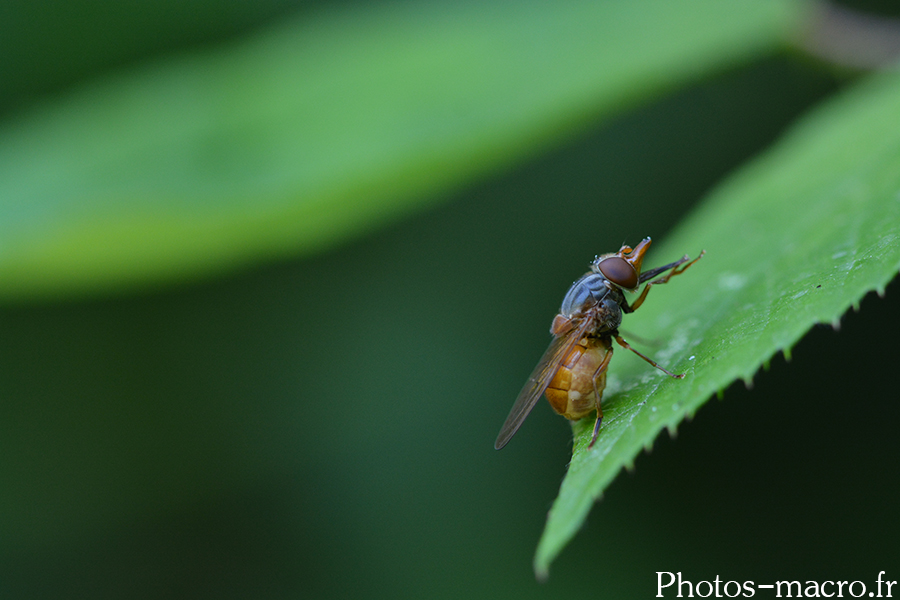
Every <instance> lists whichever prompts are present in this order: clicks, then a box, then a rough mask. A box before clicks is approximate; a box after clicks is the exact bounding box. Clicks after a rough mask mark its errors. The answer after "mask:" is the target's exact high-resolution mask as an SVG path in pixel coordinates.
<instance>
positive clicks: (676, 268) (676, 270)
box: [622, 250, 706, 313]
mask: <svg viewBox="0 0 900 600" xmlns="http://www.w3.org/2000/svg"><path fill="white" fill-rule="evenodd" d="M704 254H706V250H703V251H701V252H700V255H699V256H698V257H697V258H695V259H694V260H692V261H690V262H687V261H688V260H689V258H690V257H689V256H687V255H685V256H684V257H683V258H682V259H681V260H676V261H675V262H673V263H670V264H668V265H665V266H664V267H657V268H656V269H652V270H650V271H647V272H646V273H642V274H641V282H644V281H647V280H648V279H653V278H654V277H656V276H657V275H659V274H660V273H663V272H665V271H668V270H669V269H672V270H671V271H669V273H668V274H667V275H665V276H664V277H661V278H659V279H655V280H653V281H649V282H648V283H647V285H645V286H644V289H643V291H641V295H640V296H638V298H637V300H635V301H634V302H633V303H632V304H631V306H629V305H628V302H625V304H624V306H622V310H623V311H624V312H626V313H631V312H634V311H636V310H637V309H638V307H640V305H641V304H643V303H644V300H645V299H646V298H647V292H649V291H650V287H651V286H654V285H659V284H662V283H667V282H668V281H669V280H670V279H672V278H673V277H675V276H676V275H681V274H682V273H684V272H685V271H687V269H688V267H690V266H691V265H692V264H694V263H695V262H697V261H698V260H700V259H701V258H703V255H704ZM682 265H683V266H682Z"/></svg>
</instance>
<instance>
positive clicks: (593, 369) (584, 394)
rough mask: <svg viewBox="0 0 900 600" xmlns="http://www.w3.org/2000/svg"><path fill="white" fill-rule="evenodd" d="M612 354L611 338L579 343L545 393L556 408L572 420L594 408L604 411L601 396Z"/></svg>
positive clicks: (588, 339) (587, 338)
mask: <svg viewBox="0 0 900 600" xmlns="http://www.w3.org/2000/svg"><path fill="white" fill-rule="evenodd" d="M611 357H612V344H611V341H610V339H609V338H607V337H586V338H583V339H582V340H581V341H580V342H578V344H576V345H575V347H574V348H572V349H571V350H570V351H569V353H568V354H567V355H566V356H565V357H564V358H563V360H562V361H561V362H560V364H559V368H558V369H557V370H556V374H555V375H554V376H553V379H551V380H550V384H549V385H548V386H547V391H546V392H545V394H546V396H547V400H548V401H549V402H550V406H552V407H553V410H555V411H556V412H558V413H559V414H561V415H562V416H564V417H565V418H567V419H570V420H572V421H575V420H577V419H580V418H582V417H586V416H587V415H589V414H590V413H592V412H594V410H597V414H602V413H601V412H600V399H601V398H602V396H603V388H604V387H606V365H607V364H609V359H610V358H611ZM595 377H596V386H595V383H594V381H595ZM595 389H596V392H595Z"/></svg>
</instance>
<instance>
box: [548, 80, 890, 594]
mask: <svg viewBox="0 0 900 600" xmlns="http://www.w3.org/2000/svg"><path fill="white" fill-rule="evenodd" d="M898 115H900V75H898V74H897V73H891V74H886V75H881V76H878V77H874V78H872V79H871V80H869V81H867V82H865V83H864V84H863V85H860V86H859V87H857V88H856V89H853V90H852V91H851V92H849V93H846V94H844V95H843V96H841V97H839V98H837V99H836V100H833V101H831V102H829V103H828V104H827V105H825V106H823V107H821V108H820V109H818V110H817V111H815V113H814V114H813V115H811V116H809V117H808V118H806V119H804V120H803V121H802V122H801V123H799V124H798V125H797V126H795V127H794V128H793V130H792V131H791V132H790V133H789V134H788V135H787V136H785V138H784V139H783V140H782V141H781V142H780V143H778V144H777V146H776V147H774V148H773V149H772V150H770V151H769V152H767V153H766V154H765V155H764V156H763V157H761V158H760V159H759V160H757V161H755V162H754V163H753V164H751V165H750V166H748V167H747V168H745V169H743V170H742V171H741V172H740V173H739V174H737V175H736V176H735V177H733V178H731V179H730V180H729V181H728V182H726V183H725V184H724V185H722V186H721V187H720V188H719V189H718V190H716V191H715V192H714V193H713V194H711V196H710V197H709V198H708V199H707V200H706V201H705V202H704V203H703V204H702V205H701V206H700V208H699V209H697V210H696V211H695V212H694V213H693V214H692V215H691V216H690V217H689V218H688V219H687V220H686V221H685V222H684V223H682V224H681V225H680V227H678V228H677V231H675V232H674V233H673V234H672V235H671V236H670V237H669V238H667V239H666V243H665V244H664V245H662V244H661V245H660V246H659V247H658V248H651V250H650V253H649V255H648V258H647V259H646V260H645V266H650V267H652V266H654V265H656V264H661V263H664V262H668V261H671V260H673V259H675V258H677V257H678V256H680V255H682V254H684V253H691V254H692V255H695V254H696V253H697V252H699V251H700V250H701V249H705V250H706V251H707V255H706V256H705V257H704V258H703V259H702V260H701V261H699V262H698V263H697V264H696V265H694V266H693V267H692V268H691V269H690V270H689V271H687V272H686V273H684V274H683V275H680V276H678V277H676V278H674V279H672V280H671V281H670V282H669V283H668V284H666V285H665V286H661V287H657V288H655V289H653V290H652V292H651V293H650V295H649V296H648V300H647V302H646V303H645V304H644V305H643V306H642V307H641V309H640V310H639V311H637V312H636V313H635V314H634V315H629V316H628V317H627V318H626V321H625V323H624V324H623V327H624V328H625V329H626V330H628V331H634V332H635V334H640V335H642V336H644V337H647V338H658V339H661V340H665V342H664V344H663V345H662V346H660V347H658V348H654V349H652V351H651V350H648V353H650V354H652V355H653V357H654V358H656V359H657V361H658V362H660V363H661V364H663V365H665V366H667V367H669V368H671V369H672V370H674V371H676V372H683V373H686V374H687V376H686V378H685V379H683V380H672V379H670V378H668V377H666V376H665V375H663V374H662V373H660V372H658V371H656V370H655V369H652V368H651V367H649V366H648V365H646V364H645V363H643V362H642V361H640V360H639V359H635V358H634V357H632V356H630V355H628V354H629V353H627V352H625V351H624V350H620V351H619V352H617V356H616V358H615V359H614V360H613V364H612V366H611V368H610V379H611V381H612V385H610V386H609V388H608V389H609V390H610V392H609V393H608V395H607V396H606V398H605V400H604V422H603V430H602V431H601V434H600V437H599V439H598V441H597V443H596V444H595V446H594V448H593V449H591V450H588V449H587V443H588V441H589V438H590V432H591V426H592V425H593V422H592V420H591V419H583V420H582V421H581V422H578V423H575V424H574V425H573V429H574V433H575V442H574V453H573V457H572V462H571V465H570V467H569V471H568V473H567V475H566V477H565V479H564V481H563V483H562V487H561V489H560V493H559V497H558V498H557V499H556V501H555V503H554V505H553V508H552V509H551V511H550V514H549V517H548V520H547V525H546V529H545V530H544V534H543V537H542V538H541V541H540V544H539V546H538V549H537V554H536V556H535V571H536V573H537V575H538V577H545V576H546V575H547V573H548V569H549V566H550V563H551V562H552V561H553V559H554V558H555V557H556V556H557V554H558V553H559V552H560V551H561V549H562V548H563V547H564V546H565V544H566V543H567V542H568V540H569V539H570V538H571V537H572V536H573V535H574V534H575V533H576V531H577V530H578V529H579V527H580V526H581V524H582V522H583V521H584V519H585V517H586V516H587V514H588V512H589V510H590V508H591V506H592V505H593V503H594V501H595V500H596V499H597V498H598V497H599V496H600V495H601V493H602V492H603V489H604V488H605V487H606V486H607V485H608V484H609V483H610V481H612V479H613V478H614V477H615V475H616V474H617V473H618V472H619V470H620V469H621V467H623V466H626V467H628V466H630V465H631V464H632V462H633V461H634V459H635V457H636V456H637V455H638V454H639V453H640V451H641V449H643V448H649V447H650V446H651V444H652V443H653V440H654V439H655V438H656V436H657V435H658V434H659V433H660V432H661V431H662V429H664V428H668V429H669V430H670V431H672V432H674V430H675V428H676V427H677V425H678V423H679V422H680V421H681V420H682V419H684V418H685V417H686V416H690V415H692V414H693V413H694V412H695V411H696V410H697V409H698V408H699V407H700V406H701V405H702V404H703V403H705V402H706V400H707V399H708V398H710V396H711V395H712V394H715V393H717V392H721V391H722V390H723V389H724V388H725V387H726V386H728V385H729V384H730V383H731V382H733V381H734V380H736V379H740V378H743V379H744V380H745V381H747V382H749V381H751V379H752V377H753V375H754V373H756V371H757V370H758V369H759V367H760V365H763V364H766V363H767V361H768V360H769V359H770V358H771V357H772V356H773V355H774V354H775V353H777V352H778V351H783V352H784V353H785V355H786V356H789V350H790V348H791V346H792V345H793V344H795V343H796V342H797V341H798V340H799V339H800V337H801V336H803V334H804V333H805V332H806V331H808V330H809V329H810V328H811V327H812V326H814V325H815V324H817V323H831V324H834V325H835V326H837V325H838V323H839V320H840V316H841V315H842V314H843V313H844V312H845V311H846V310H847V308H848V307H850V306H853V305H855V304H856V303H857V302H859V300H860V299H861V298H862V297H863V296H864V295H865V294H866V293H867V292H869V291H871V290H876V291H878V292H879V293H880V292H883V290H884V287H885V286H886V285H887V283H888V282H889V281H890V280H891V279H892V278H893V277H894V275H895V274H896V273H897V271H898V268H900V128H898V127H897V118H898ZM626 337H627V336H626ZM626 355H628V356H626ZM755 426H759V424H748V427H755ZM836 427H839V421H836ZM711 451H712V449H711Z"/></svg>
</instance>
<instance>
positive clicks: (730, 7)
mask: <svg viewBox="0 0 900 600" xmlns="http://www.w3.org/2000/svg"><path fill="white" fill-rule="evenodd" d="M805 9H806V5H805V4H802V3H796V2H789V1H786V0H780V1H779V0H765V1H763V0H742V1H735V0H730V1H724V0H690V1H688V0H680V1H675V0H641V1H634V2H628V3H616V2H595V1H593V0H590V1H588V0H569V1H565V2H556V3H537V2H535V3H531V2H528V3H522V2H508V1H501V0H497V1H494V2H455V3H434V2H427V3H425V2H418V3H416V2H406V3H390V4H387V5H378V6H354V7H347V6H341V7H336V8H334V9H331V10H330V11H325V10H323V11H320V12H317V13H315V14H311V15H309V16H307V17H306V18H303V19H298V20H295V21H292V22H289V23H286V24H284V25H283V26H281V27H279V28H276V29H272V30H268V31H266V32H263V33H261V34H259V35H258V36H256V37H254V38H253V39H248V40H246V41H245V42H243V43H241V44H238V45H235V46H233V47H228V48H223V49H219V50H216V51H213V52H208V53H204V54H199V55H196V56H186V57H179V58H173V59H169V60H166V61H162V62H159V63H156V64H151V65H147V66H146V67H145V68H142V69H141V70H140V71H138V72H133V73H127V74H124V75H122V76H119V77H116V78H114V79H111V80H108V81H102V82H96V83H93V84H90V85H86V86H85V87H84V88H82V89H80V90H79V91H77V92H76V93H73V94H71V95H70V96H68V97H66V98H63V99H60V100H58V101H54V102H51V103H48V104H47V105H46V106H43V107H39V108H37V109H35V110H34V111H32V112H30V113H29V114H27V115H23V116H20V118H17V119H14V120H11V121H8V122H6V123H5V124H3V125H2V127H0V281H2V285H0V297H5V298H26V297H34V296H53V295H55V296H61V295H71V294H81V293H96V292H97V291H99V290H109V289H115V288H123V287H130V286H135V285H146V284H148V283H151V282H161V281H172V280H176V279H179V278H189V277H195V276H197V275H200V274H204V273H214V272H217V271H222V270H226V269H229V268H233V267H234V266H236V265H239V264H243V263H247V262H252V261H259V260H265V259H266V258H270V257H276V256H284V255H289V254H297V253H303V252H310V251H314V250H317V249H321V248H324V247H327V246H328V245H332V244H336V243H338V242H340V241H341V240H344V239H346V238H347V237H348V236H351V235H354V234H358V233H360V232H362V231H366V230H370V229H372V228H375V227H378V226H379V225H381V224H383V223H385V222H388V221H389V220H391V219H396V218H397V217H398V216H400V215H402V214H405V213H407V212H408V211H410V210H412V209H413V208H414V207H417V206H421V205H424V204H426V203H428V202H434V201H435V199H436V197H437V196H438V195H439V194H440V193H441V192H444V191H447V190H450V189H454V188H458V187H460V186H462V185H464V184H465V183H466V182H469V181H471V180H472V179H473V178H475V177H478V176H479V175H481V174H484V173H486V172H489V171H491V170H495V169H497V168H500V167H502V166H503V165H508V164H511V163H513V162H514V161H516V160H521V159H523V158H526V157H528V156H530V155H533V154H535V153H536V152H538V151H540V150H541V149H542V148H545V147H547V146H548V145H549V144H551V143H559V142H560V141H562V140H563V139H565V138H566V137H571V136H573V135H575V134H577V132H578V131H580V130H582V129H583V128H584V127H585V126H587V125H589V124H591V123H593V122H595V121H596V120H597V119H598V118H599V117H601V116H603V115H605V114H609V113H610V112H611V111H613V110H614V109H617V108H621V107H623V106H625V105H627V104H629V103H633V102H634V101H635V100H636V99H639V98H646V97H648V96H649V95H651V94H654V93H660V92H661V91H663V90H664V89H666V88H667V87H671V86H673V85H675V84H677V83H681V82H684V81H686V80H689V79H693V78H697V77H700V76H702V75H704V74H707V73H709V72H711V71H712V70H714V69H722V68H724V67H726V66H728V65H732V64H734V63H736V62H738V61H741V60H747V59H749V58H750V57H753V56H758V55H760V54H761V53H765V52H770V51H771V50H772V49H773V48H775V47H776V46H777V45H779V44H780V43H781V41H782V39H783V38H784V34H785V32H786V31H788V30H790V29H791V28H792V27H793V26H794V25H795V24H796V22H797V20H798V19H799V18H801V17H802V15H803V14H804V12H805Z"/></svg>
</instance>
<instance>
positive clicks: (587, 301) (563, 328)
mask: <svg viewBox="0 0 900 600" xmlns="http://www.w3.org/2000/svg"><path fill="white" fill-rule="evenodd" d="M649 247H650V238H645V239H644V240H643V241H641V243H640V244H638V245H637V246H636V247H635V248H634V249H632V248H631V247H629V246H622V247H621V248H619V251H618V252H615V253H612V254H603V255H601V256H598V257H596V258H595V259H594V260H593V261H592V262H591V270H590V271H588V272H587V273H585V274H584V275H583V276H582V277H581V279H579V280H578V281H576V282H575V283H573V284H572V287H570V288H569V291H568V293H566V295H565V297H564V298H563V301H562V306H561V307H560V309H559V314H558V315H556V317H555V318H554V319H553V324H552V325H551V326H550V333H551V334H553V336H554V338H553V341H552V342H550V347H549V348H547V351H546V352H544V356H542V357H541V360H540V361H539V362H538V364H537V366H536V367H535V368H534V371H533V372H532V373H531V377H529V378H528V381H527V382H526V383H525V386H524V387H523V388H522V391H521V392H519V397H518V398H516V402H515V404H513V407H512V410H510V411H509V416H508V417H506V422H505V423H504V424H503V427H502V428H501V429H500V435H498V436H497V441H496V442H494V448H496V449H497V450H499V449H500V448H503V446H505V445H506V444H507V443H508V442H509V440H510V439H511V438H512V436H513V435H515V433H516V431H518V430H519V427H520V426H521V425H522V422H523V421H524V420H525V417H527V416H528V413H530V412H531V409H532V408H534V405H535V404H536V403H537V401H538V399H539V398H540V397H541V395H542V394H545V393H546V396H547V400H548V401H549V402H550V406H552V407H553V410H555V411H556V412H557V413H559V414H561V415H562V416H564V417H566V418H567V419H569V420H571V421H576V420H578V419H581V418H582V417H585V416H587V415H589V414H591V413H592V412H594V411H595V410H596V411H597V421H596V422H595V423H594V433H593V435H592V436H591V443H590V445H589V446H588V448H590V447H592V446H593V445H594V442H595V441H596V440H597V434H598V433H599V432H600V423H601V422H602V421H603V411H602V410H601V408H600V399H601V397H602V394H603V388H605V387H606V368H607V366H608V365H609V361H610V359H611V358H612V353H613V348H612V340H613V339H615V340H616V342H618V344H619V345H620V346H622V347H623V348H625V349H626V350H631V351H632V352H634V353H635V354H637V355H638V356H640V357H641V358H643V359H644V360H645V361H647V362H648V363H650V364H651V365H653V366H654V367H656V368H657V369H659V370H660V371H662V372H663V373H665V374H666V375H669V376H670V377H674V378H676V379H681V378H683V377H684V374H681V375H675V374H674V373H672V372H670V371H668V370H666V369H664V368H663V367H661V366H660V365H658V364H657V363H656V362H654V361H653V360H651V359H650V358H648V357H646V356H644V355H643V354H641V353H640V352H638V351H637V350H635V349H634V348H632V347H631V346H629V345H628V342H626V341H625V340H624V339H623V338H622V336H621V335H619V325H620V324H621V323H622V313H623V312H624V313H630V312H634V311H635V310H637V309H638V308H639V307H640V306H641V304H643V303H644V299H646V298H647V292H649V291H650V288H651V286H654V285H658V284H662V283H666V282H668V281H669V279H671V278H672V277H674V276H675V275H680V274H681V273H684V271H685V270H687V268H688V267H690V266H691V265H692V264H694V263H695V262H697V261H698V260H700V258H702V257H703V254H704V252H701V253H700V255H699V256H698V257H697V258H695V259H694V260H691V259H690V257H689V256H687V255H685V256H683V257H682V258H681V259H679V260H676V261H675V262H673V263H669V264H667V265H664V266H662V267H657V268H655V269H650V270H649V271H646V272H643V273H641V263H642V262H643V260H644V254H645V253H646V252H647V248H649ZM666 271H669V272H668V274H666V275H664V276H662V277H659V278H658V279H654V277H657V276H659V275H662V274H663V273H665V272H666ZM644 282H647V285H646V286H645V287H644V291H643V292H641V295H640V296H638V297H637V300H635V301H634V302H633V303H632V304H629V303H628V301H627V300H626V299H625V294H624V293H623V292H624V291H629V292H636V291H637V289H638V287H640V285H641V284H642V283H644Z"/></svg>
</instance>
